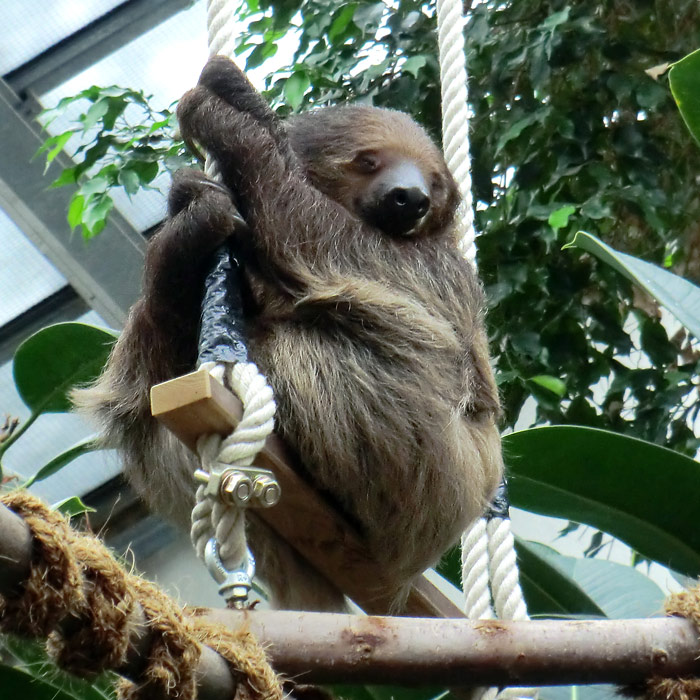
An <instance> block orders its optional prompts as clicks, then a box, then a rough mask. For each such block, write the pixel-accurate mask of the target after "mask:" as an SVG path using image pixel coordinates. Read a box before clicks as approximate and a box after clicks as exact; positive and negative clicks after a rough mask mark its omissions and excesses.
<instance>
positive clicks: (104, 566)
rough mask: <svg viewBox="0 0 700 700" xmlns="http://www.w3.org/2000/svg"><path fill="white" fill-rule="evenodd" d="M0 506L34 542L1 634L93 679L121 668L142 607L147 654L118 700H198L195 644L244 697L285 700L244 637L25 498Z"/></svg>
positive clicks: (9, 497) (2, 605)
mask: <svg viewBox="0 0 700 700" xmlns="http://www.w3.org/2000/svg"><path fill="white" fill-rule="evenodd" d="M0 502H2V503H4V504H5V505H6V506H8V507H9V508H10V509H11V510H13V511H14V512H15V513H17V514H18V515H20V516H21V517H22V518H23V519H24V521H25V522H26V523H27V525H28V526H29V528H30V530H31V533H32V538H33V556H32V562H31V569H30V574H29V577H28V579H27V580H26V581H25V582H24V584H23V585H22V586H21V587H20V588H19V589H18V590H17V591H16V592H15V593H13V594H12V595H8V596H6V597H0V631H2V632H11V633H13V634H17V635H21V636H23V637H30V638H40V639H46V638H47V637H48V641H47V650H48V653H49V655H50V657H51V658H52V659H53V660H54V661H55V662H56V663H57V664H58V665H59V666H61V667H62V668H64V669H65V670H67V671H70V672H71V673H74V674H76V675H80V676H84V677H93V676H95V675H96V674H99V673H102V672H103V671H107V670H114V671H118V670H119V669H120V668H121V667H123V666H124V664H125V663H126V660H127V651H128V649H129V639H130V636H131V635H132V633H133V632H134V631H135V624H136V622H135V620H137V616H136V613H137V611H138V609H139V608H140V609H141V611H142V612H143V615H144V616H145V618H146V621H147V624H148V628H149V631H150V648H149V650H148V652H147V654H146V660H145V661H146V663H145V665H144V668H143V670H142V671H141V672H140V673H139V677H138V679H137V681H136V682H131V681H126V680H124V681H123V682H122V683H121V684H120V686H119V696H120V697H121V698H122V699H123V700H166V699H169V698H177V699H178V700H195V698H196V696H197V678H196V670H197V665H198V663H199V659H200V656H201V654H202V644H206V645H208V646H210V647H213V648H215V649H216V651H217V652H218V653H219V654H220V655H221V656H222V657H223V658H224V659H225V660H226V661H227V662H228V663H229V665H230V666H231V668H232V671H233V672H235V674H236V676H239V677H240V678H241V679H243V680H244V683H245V686H244V688H243V689H244V691H245V694H246V695H247V696H249V697H251V698H255V699H256V700H282V698H283V696H284V693H283V691H282V685H281V682H280V680H279V678H278V677H277V675H276V674H275V673H274V671H273V670H272V668H271V667H270V665H269V663H268V661H267V658H266V656H265V652H264V650H263V649H262V647H260V645H258V643H257V642H256V641H255V639H254V638H253V637H252V635H251V634H250V633H249V632H247V631H245V630H242V631H231V630H228V629H226V628H224V627H222V626H220V625H217V624H216V623H212V622H209V621H207V620H204V619H203V618H201V617H197V616H196V615H191V614H187V613H186V612H183V610H182V609H181V608H180V606H179V605H177V604H176V603H175V602H174V601H172V600H171V599H170V598H169V597H168V596H167V595H166V594H165V593H163V592H162V591H161V590H159V589H158V587H157V586H155V584H153V583H151V582H149V581H146V580H144V579H142V578H140V577H138V576H136V575H135V574H132V573H129V572H127V571H125V570H124V568H123V567H122V566H121V565H120V564H119V563H118V562H117V561H116V559H115V558H114V556H113V555H112V553H111V552H110V551H109V550H108V549H107V548H106V547H105V545H104V544H103V543H102V542H100V540H98V539H97V538H96V537H94V536H93V535H90V534H86V533H81V532H78V531H76V530H74V529H73V528H71V527H70V523H69V522H68V519H67V518H65V517H64V516H63V515H61V514H60V513H57V512H55V511H52V510H51V509H50V508H49V507H48V506H47V505H46V504H45V503H43V502H42V501H41V500H40V499H38V498H37V497H36V496H34V495H32V494H30V493H29V492H28V491H14V492H12V493H10V494H6V495H5V496H3V497H2V499H0ZM63 622H68V624H63V625H62V623H63Z"/></svg>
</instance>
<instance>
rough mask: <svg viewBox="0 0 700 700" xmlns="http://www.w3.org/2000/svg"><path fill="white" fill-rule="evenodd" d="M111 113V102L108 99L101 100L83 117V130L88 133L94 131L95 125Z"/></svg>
mask: <svg viewBox="0 0 700 700" xmlns="http://www.w3.org/2000/svg"><path fill="white" fill-rule="evenodd" d="M108 111H109V100H107V98H102V99H99V100H98V101H97V102H95V103H94V104H92V105H91V106H90V109H88V111H87V113H86V114H85V115H83V117H82V119H81V121H82V123H83V129H84V130H85V131H87V130H88V129H92V127H93V126H95V124H97V122H98V121H100V119H102V117H104V116H105V114H107V112H108Z"/></svg>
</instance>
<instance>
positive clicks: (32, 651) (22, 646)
mask: <svg viewBox="0 0 700 700" xmlns="http://www.w3.org/2000/svg"><path fill="white" fill-rule="evenodd" d="M0 651H2V652H3V653H4V652H9V654H11V655H12V656H13V657H14V659H16V660H17V668H16V670H18V671H21V672H24V673H26V674H27V675H29V676H30V677H31V678H33V679H36V680H38V681H39V683H41V684H46V685H48V686H50V687H51V688H53V696H52V697H56V698H59V699H60V698H64V697H68V698H70V699H71V700H115V698H116V693H115V690H114V682H115V678H116V676H114V675H113V674H111V673H105V674H103V675H101V676H99V677H98V678H92V679H90V680H89V681H86V680H82V679H81V678H77V677H76V676H72V675H70V674H68V673H66V672H65V671H62V670H60V669H59V668H57V667H56V666H55V665H54V664H53V663H51V662H50V661H49V660H48V658H47V656H46V652H45V650H44V647H43V645H42V644H41V643H39V642H36V641H33V640H29V639H22V638H20V637H15V636H13V635H10V634H5V635H2V636H0ZM1 682H2V681H0V683H1ZM0 687H2V688H3V690H4V686H2V685H0ZM57 693H58V694H57ZM2 697H3V698H4V697H5V696H4V695H3V696H2ZM7 697H8V698H9V697H13V698H14V697H15V696H7ZM27 697H28V698H31V699H32V700H34V697H35V696H34V695H29V696H27Z"/></svg>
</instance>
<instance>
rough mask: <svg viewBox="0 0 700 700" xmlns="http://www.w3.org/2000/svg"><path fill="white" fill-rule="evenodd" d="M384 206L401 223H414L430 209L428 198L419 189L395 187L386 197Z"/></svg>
mask: <svg viewBox="0 0 700 700" xmlns="http://www.w3.org/2000/svg"><path fill="white" fill-rule="evenodd" d="M386 206H387V208H388V209H389V210H390V211H391V213H392V214H393V215H394V216H395V217H397V218H398V219H399V220H400V221H401V222H402V223H404V224H408V223H411V224H413V223H415V222H416V221H418V219H421V218H423V217H424V216H425V215H426V214H427V213H428V209H430V197H428V195H427V193H426V192H425V191H424V190H423V189H421V188H420V187H395V188H394V189H392V190H389V192H388V193H387V195H386Z"/></svg>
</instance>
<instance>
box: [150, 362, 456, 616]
mask: <svg viewBox="0 0 700 700" xmlns="http://www.w3.org/2000/svg"><path fill="white" fill-rule="evenodd" d="M151 412H152V413H153V415H154V416H155V417H156V418H157V419H158V420H159V421H160V422H161V423H163V424H164V425H165V426H166V427H167V428H168V429H170V430H171V431H172V432H173V433H174V434H175V435H177V437H178V438H179V439H180V440H181V441H182V442H183V443H184V444H185V445H187V447H189V448H190V449H191V450H194V449H195V446H196V443H197V438H199V436H200V435H205V434H206V435H211V434H213V433H217V434H219V435H222V436H224V435H228V434H230V433H231V432H232V431H233V429H234V428H235V427H236V425H237V424H238V422H239V420H240V418H241V415H242V413H243V411H242V407H241V403H240V401H239V400H238V399H237V398H236V397H235V396H234V395H233V394H232V393H231V392H230V391H228V390H227V389H226V388H225V387H224V386H223V385H222V384H221V383H220V382H218V381H217V380H216V379H214V378H213V377H212V376H211V375H210V374H209V372H207V371H205V370H198V371H196V372H191V373H190V374H186V375H184V376H183V377H178V378H176V379H171V380H170V381H168V382H164V383H162V384H158V385H156V386H154V387H153V388H152V389H151ZM292 463H293V462H292V459H291V457H290V455H289V452H288V450H287V449H286V447H285V445H284V443H283V442H282V440H281V439H280V438H279V437H278V436H277V435H271V436H270V437H269V438H268V439H267V442H266V443H265V447H264V448H263V450H261V452H260V453H259V454H258V456H257V458H256V460H255V465H256V466H258V467H261V468H263V469H269V470H271V471H272V472H273V473H274V474H275V476H276V477H277V480H278V482H279V484H280V487H281V489H282V499H281V500H280V502H279V503H278V504H277V505H276V506H274V507H272V508H260V509H257V508H256V509H253V510H251V511H250V515H251V517H253V518H260V519H262V520H264V521H265V522H266V523H267V524H268V525H269V526H270V527H272V528H273V529H274V530H275V531H276V532H277V533H278V534H279V535H280V536H281V537H282V538H283V539H285V540H286V541H287V542H289V543H290V544H291V545H292V546H293V547H294V548H295V549H296V550H297V551H298V552H299V553H300V554H301V555H302V556H303V557H304V558H305V559H306V560H307V561H308V562H309V563H310V564H311V566H313V567H314V568H315V569H317V570H318V571H320V572H322V573H323V574H324V575H325V576H326V577H327V578H328V580H329V581H331V582H332V583H333V584H334V585H335V586H336V587H337V588H338V589H339V590H341V591H343V593H345V594H346V595H347V596H348V597H349V598H351V599H352V600H354V601H355V602H356V603H357V604H358V605H359V606H360V607H361V608H362V609H363V610H364V611H365V612H367V613H370V614H382V613H386V612H387V610H388V606H389V604H390V603H391V600H392V598H393V596H394V593H395V591H394V589H393V588H392V586H391V584H390V582H389V581H387V580H386V579H385V577H384V574H383V571H382V566H381V563H380V562H377V561H375V560H374V559H373V558H372V557H371V556H370V554H369V552H368V550H367V548H366V546H365V545H364V543H363V542H362V541H361V539H360V537H359V535H358V534H357V532H356V531H355V529H354V528H353V527H352V526H351V525H350V524H349V523H348V522H347V521H346V520H345V519H344V518H343V516H342V515H341V514H339V513H338V512H337V511H335V510H334V509H333V508H332V507H331V506H330V505H329V504H328V503H327V502H326V501H325V500H324V499H323V498H322V497H321V496H320V495H319V494H318V493H317V492H316V491H315V490H314V489H313V487H312V486H310V485H309V484H308V483H307V482H306V481H305V480H304V479H303V478H302V477H301V476H299V474H298V473H297V472H296V471H295V470H294V469H293V467H292V466H291V465H292ZM406 614H408V615H410V616H414V617H463V616H464V615H463V613H462V612H461V611H460V610H459V608H457V607H456V606H455V605H454V604H453V603H452V601H450V600H449V598H447V597H446V596H445V595H444V594H443V593H442V592H441V591H439V590H438V589H437V588H436V587H435V586H434V585H433V584H432V583H431V582H430V581H428V580H427V579H426V578H425V577H420V578H419V579H418V580H417V582H416V585H415V586H414V587H413V589H412V591H411V594H410V596H409V600H408V604H407V609H406Z"/></svg>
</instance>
